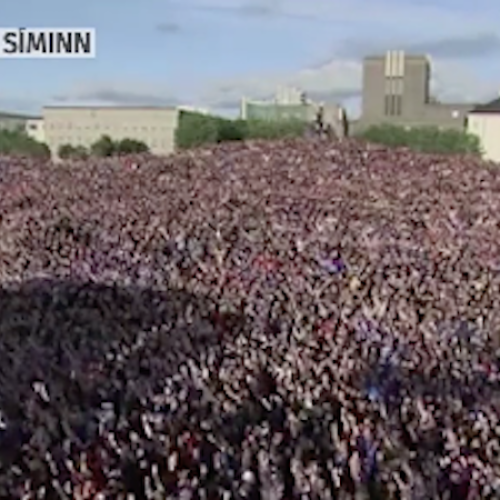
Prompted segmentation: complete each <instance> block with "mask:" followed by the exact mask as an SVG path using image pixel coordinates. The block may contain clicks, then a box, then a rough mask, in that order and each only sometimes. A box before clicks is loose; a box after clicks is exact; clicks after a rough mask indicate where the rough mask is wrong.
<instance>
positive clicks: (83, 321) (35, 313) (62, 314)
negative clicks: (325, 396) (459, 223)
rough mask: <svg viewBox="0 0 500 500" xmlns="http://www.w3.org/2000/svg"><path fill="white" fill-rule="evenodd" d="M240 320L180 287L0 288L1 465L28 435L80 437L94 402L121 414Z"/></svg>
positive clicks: (91, 421)
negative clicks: (162, 289) (106, 404)
mask: <svg viewBox="0 0 500 500" xmlns="http://www.w3.org/2000/svg"><path fill="white" fill-rule="evenodd" d="M246 326H247V318H245V317H244V316H243V315H241V314H238V313H225V314H221V313H219V312H218V309H217V304H215V303H214V301H213V300H212V299H210V298H208V297H205V296H197V295H194V294H192V293H189V292H187V291H185V290H177V289H169V290H165V291H158V290H152V289H144V288H139V287H135V286H130V287H121V286H109V285H104V284H96V283H85V282H77V281H70V280H68V281H64V280H52V279H47V280H33V281H29V282H25V283H23V284H21V285H17V286H14V285H12V286H4V287H2V288H0V380H1V383H0V412H1V415H0V417H1V422H0V424H1V425H0V463H1V464H2V465H3V466H4V467H5V466H8V463H9V462H10V461H11V460H13V459H14V458H15V455H16V452H18V451H19V450H20V449H21V448H22V446H23V445H25V444H27V443H28V442H30V443H31V444H34V445H35V448H36V446H38V447H39V448H42V449H44V448H45V449H46V448H48V447H49V446H50V445H49V443H50V442H57V441H58V440H61V439H63V438H64V437H68V435H70V436H71V438H72V439H74V440H76V442H81V443H82V444H83V445H84V444H85V442H87V441H90V440H91V439H92V436H93V435H95V425H96V422H95V412H96V411H98V410H99V408H100V407H101V404H102V403H103V402H111V403H113V404H114V405H115V406H116V407H115V409H116V410H117V411H119V412H120V413H121V414H122V416H123V417H125V418H126V417H127V415H128V414H130V413H131V412H133V410H134V407H136V405H137V403H138V401H139V400H140V399H141V398H142V397H145V396H148V395H150V394H154V393H155V391H157V390H159V391H161V390H162V383H163V381H164V379H165V377H166V376H168V375H170V374H173V373H175V372H177V371H178V369H179V365H180V364H182V363H183V362H184V361H186V359H187V358H190V359H195V360H196V359H197V358H199V357H200V356H202V355H203V353H204V352H205V353H206V352H207V351H208V350H211V351H212V352H213V353H214V354H215V355H218V354H221V353H222V352H223V349H224V339H225V335H226V334H227V333H228V332H230V333H231V334H235V333H236V332H237V331H238V330H242V329H245V328H246ZM119 346H121V348H119ZM124 346H125V349H123V347H124ZM123 350H124V351H125V352H124V353H123ZM40 383H41V384H44V386H43V385H41V384H40ZM36 388H38V389H37V390H35V389H36ZM118 406H119V408H118ZM40 429H42V431H41V432H39V430H40ZM37 433H38V434H40V435H39V436H38V435H37ZM33 440H34V441H37V440H38V441H39V442H37V443H33ZM0 475H1V471H0Z"/></svg>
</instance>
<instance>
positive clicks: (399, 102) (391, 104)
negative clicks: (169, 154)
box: [384, 94, 403, 116]
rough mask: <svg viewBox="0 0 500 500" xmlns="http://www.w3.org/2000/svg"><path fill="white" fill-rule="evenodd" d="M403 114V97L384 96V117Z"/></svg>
mask: <svg viewBox="0 0 500 500" xmlns="http://www.w3.org/2000/svg"><path fill="white" fill-rule="evenodd" d="M402 113H403V96H402V95H394V94H392V95H386V96H385V103H384V114H385V116H401V115H402Z"/></svg>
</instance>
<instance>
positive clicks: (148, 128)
mask: <svg viewBox="0 0 500 500" xmlns="http://www.w3.org/2000/svg"><path fill="white" fill-rule="evenodd" d="M45 128H46V129H48V130H62V129H64V130H68V129H71V130H75V129H79V130H117V129H120V130H123V131H139V130H143V131H150V132H151V131H156V132H167V131H169V130H172V127H168V126H161V127H155V126H151V125H142V126H137V125H136V126H122V127H117V126H116V125H103V124H95V125H79V124H74V123H48V124H46V125H45Z"/></svg>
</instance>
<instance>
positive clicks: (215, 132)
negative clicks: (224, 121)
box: [175, 111, 219, 149]
mask: <svg viewBox="0 0 500 500" xmlns="http://www.w3.org/2000/svg"><path fill="white" fill-rule="evenodd" d="M218 137H219V127H218V121H217V118H215V117H213V116H208V115H204V114H202V113H195V112H193V111H181V112H180V114H179V121H178V124H177V129H176V131H175V143H176V146H177V147H178V148H179V149H188V148H195V147H198V146H202V145H205V144H214V143H216V142H218Z"/></svg>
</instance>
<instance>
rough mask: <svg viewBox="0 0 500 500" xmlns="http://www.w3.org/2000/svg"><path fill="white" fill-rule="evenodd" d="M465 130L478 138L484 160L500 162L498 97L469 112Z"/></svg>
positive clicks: (499, 99)
mask: <svg viewBox="0 0 500 500" xmlns="http://www.w3.org/2000/svg"><path fill="white" fill-rule="evenodd" d="M467 131H468V132H469V133H470V134H474V135H476V136H477V137H478V138H479V141H480V143H481V148H482V150H483V157H484V159H485V160H490V161H494V162H498V163H500V97H498V98H497V99H494V100H493V101H490V102H488V103H486V104H481V105H479V106H476V107H475V108H474V109H473V110H471V111H470V112H469V116H468V120H467Z"/></svg>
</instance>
